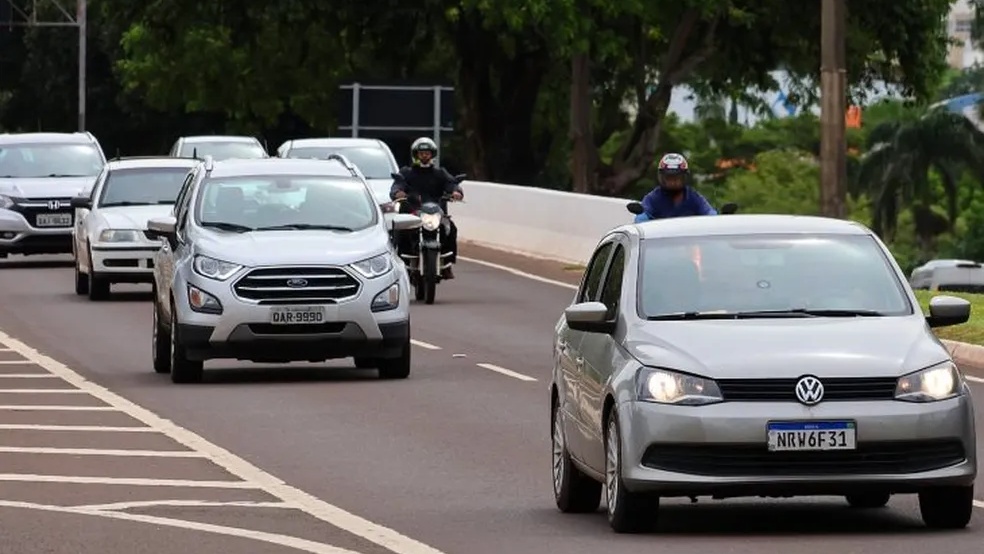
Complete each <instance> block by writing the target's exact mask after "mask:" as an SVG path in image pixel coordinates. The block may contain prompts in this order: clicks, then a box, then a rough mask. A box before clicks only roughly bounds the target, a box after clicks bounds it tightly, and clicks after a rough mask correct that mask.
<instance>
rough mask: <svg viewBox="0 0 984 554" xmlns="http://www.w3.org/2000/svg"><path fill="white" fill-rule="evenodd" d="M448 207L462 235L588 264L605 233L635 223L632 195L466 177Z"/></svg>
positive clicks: (465, 238) (483, 242) (496, 245)
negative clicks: (461, 194) (629, 206)
mask: <svg viewBox="0 0 984 554" xmlns="http://www.w3.org/2000/svg"><path fill="white" fill-rule="evenodd" d="M461 188H462V189H463V190H464V191H465V202H462V203H454V204H451V205H450V206H449V208H448V211H450V212H451V215H452V216H453V217H454V221H455V223H456V224H457V226H458V239H459V240H463V241H470V242H474V243H476V244H480V245H483V246H489V247H492V248H498V249H500V250H507V251H510V252H516V253H520V254H527V255H531V256H536V257H540V258H548V259H553V260H558V261H563V262H567V263H577V264H586V263H587V262H588V259H589V258H590V257H591V253H592V252H593V251H594V247H595V246H596V245H597V244H598V241H599V240H600V239H601V237H602V236H603V235H604V234H605V233H606V232H608V231H609V230H611V229H613V228H615V227H618V226H620V225H624V224H626V223H631V222H632V219H633V217H635V216H633V215H632V214H631V213H629V211H628V210H626V209H625V204H626V203H627V202H629V201H630V200H629V199H621V198H605V197H600V196H592V195H589V194H576V193H572V192H562V191H556V190H549V189H540V188H535V187H524V186H519V185H504V184H501V183H488V182H484V181H465V182H463V183H462V184H461Z"/></svg>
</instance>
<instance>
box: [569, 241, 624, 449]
mask: <svg viewBox="0 0 984 554" xmlns="http://www.w3.org/2000/svg"><path fill="white" fill-rule="evenodd" d="M624 241H625V239H624V238H620V239H619V240H618V241H617V242H615V243H614V250H613V251H612V256H611V261H610V262H609V263H608V266H607V268H606V270H605V276H604V280H603V281H602V286H601V292H600V296H599V298H598V301H599V302H601V303H603V304H605V306H607V307H608V313H607V315H608V320H609V321H613V322H615V321H618V320H619V317H618V316H619V309H620V306H619V304H620V300H621V298H622V283H623V279H624V276H625V264H626V256H625V254H626V246H625V244H624ZM580 351H581V358H582V360H583V361H582V363H581V371H580V380H579V382H578V394H579V396H580V398H579V400H580V401H579V402H578V408H579V409H580V410H581V411H580V413H579V414H578V419H579V420H580V421H582V422H583V423H584V429H585V434H586V442H587V446H586V448H585V451H584V453H583V456H584V457H583V458H582V460H583V461H584V462H585V463H586V464H588V465H589V466H590V467H594V468H602V467H604V465H605V458H604V456H605V449H604V446H603V441H602V436H603V435H602V416H603V414H602V408H603V407H604V402H605V396H604V395H605V387H606V385H607V384H608V381H609V379H611V376H612V373H613V372H614V371H615V370H616V368H620V367H622V364H623V361H622V360H623V356H622V355H621V353H620V348H619V347H618V343H617V341H616V340H615V337H614V333H584V337H583V338H582V339H581V345H580Z"/></svg>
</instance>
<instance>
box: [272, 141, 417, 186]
mask: <svg viewBox="0 0 984 554" xmlns="http://www.w3.org/2000/svg"><path fill="white" fill-rule="evenodd" d="M333 153H338V154H341V155H343V156H345V157H346V158H348V159H349V161H350V162H352V163H353V164H355V166H356V167H358V168H359V171H361V172H362V174H363V175H365V176H366V179H389V178H390V177H391V176H390V173H393V172H394V171H397V169H398V168H396V167H393V161H392V160H391V159H390V157H389V154H388V153H387V152H386V150H383V149H382V148H377V147H374V146H346V147H338V146H305V147H301V148H293V149H291V151H290V152H288V153H287V157H288V158H316V159H324V158H325V157H326V156H328V154H333Z"/></svg>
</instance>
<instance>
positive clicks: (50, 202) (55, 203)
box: [48, 200, 62, 210]
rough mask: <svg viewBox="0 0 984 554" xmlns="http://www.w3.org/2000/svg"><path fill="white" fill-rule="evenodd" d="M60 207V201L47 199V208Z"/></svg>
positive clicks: (57, 208) (54, 208) (56, 208)
mask: <svg viewBox="0 0 984 554" xmlns="http://www.w3.org/2000/svg"><path fill="white" fill-rule="evenodd" d="M61 207H62V203H61V201H59V200H48V209H49V210H59V209H61Z"/></svg>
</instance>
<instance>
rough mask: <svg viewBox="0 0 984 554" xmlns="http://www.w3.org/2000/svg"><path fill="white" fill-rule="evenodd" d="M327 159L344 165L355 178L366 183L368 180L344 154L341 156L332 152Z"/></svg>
mask: <svg viewBox="0 0 984 554" xmlns="http://www.w3.org/2000/svg"><path fill="white" fill-rule="evenodd" d="M325 159H326V160H334V161H336V162H338V163H340V164H342V166H343V167H345V169H347V170H348V172H349V173H351V174H352V176H353V177H355V178H357V179H360V180H363V181H365V179H366V178H365V176H364V175H363V174H362V172H361V171H359V168H358V167H357V166H356V165H355V164H354V163H352V162H351V161H349V159H348V158H346V157H345V155H344V154H339V153H338V152H332V153H330V154H328V156H326V157H325Z"/></svg>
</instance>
